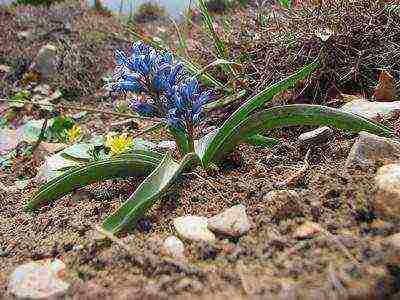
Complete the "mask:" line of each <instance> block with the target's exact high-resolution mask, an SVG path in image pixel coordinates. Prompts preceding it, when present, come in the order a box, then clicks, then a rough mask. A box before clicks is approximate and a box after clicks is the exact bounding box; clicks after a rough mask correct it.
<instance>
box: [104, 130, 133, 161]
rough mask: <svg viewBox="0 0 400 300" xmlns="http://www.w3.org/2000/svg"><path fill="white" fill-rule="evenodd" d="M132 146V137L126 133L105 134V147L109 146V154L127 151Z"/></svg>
mask: <svg viewBox="0 0 400 300" xmlns="http://www.w3.org/2000/svg"><path fill="white" fill-rule="evenodd" d="M132 146H133V139H132V138H131V137H129V136H127V134H126V133H123V134H120V135H118V136H112V135H111V134H108V135H107V139H106V147H108V148H110V154H111V156H115V155H119V154H122V153H125V152H127V151H128V150H130V149H131V148H132Z"/></svg>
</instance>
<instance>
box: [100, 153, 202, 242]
mask: <svg viewBox="0 0 400 300" xmlns="http://www.w3.org/2000/svg"><path fill="white" fill-rule="evenodd" d="M196 159H197V155H196V154H194V153H189V154H187V155H186V156H185V157H184V158H183V159H182V161H181V162H179V163H178V162H176V161H175V160H174V159H173V158H172V157H171V155H170V154H169V153H167V154H166V155H165V156H164V159H163V160H162V162H161V163H160V165H159V166H158V167H157V168H156V169H155V170H154V171H153V172H152V173H151V174H150V175H149V176H148V177H147V178H146V179H145V180H144V181H143V182H142V183H141V184H140V185H139V187H138V188H137V189H136V191H135V192H134V193H133V194H132V196H131V197H129V199H128V200H127V201H126V202H125V203H124V204H123V205H122V206H121V207H120V208H119V209H118V210H117V211H116V212H115V213H113V214H112V215H111V216H109V217H107V219H106V220H105V221H104V223H103V228H104V230H107V231H109V232H111V233H112V234H116V233H119V232H120V231H121V230H124V229H127V228H128V227H131V226H133V225H135V222H136V221H137V220H138V218H139V217H141V216H142V215H143V214H145V213H146V212H147V211H148V210H149V209H150V208H151V207H152V206H153V205H154V203H155V202H156V201H157V200H158V199H160V197H162V196H163V195H164V194H165V193H166V192H167V190H168V188H169V187H170V186H171V185H172V183H173V182H174V181H175V179H176V177H177V176H178V175H179V174H180V173H181V172H182V171H183V169H184V168H185V166H187V165H189V164H190V163H193V162H194V160H196Z"/></svg>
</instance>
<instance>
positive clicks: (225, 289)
mask: <svg viewBox="0 0 400 300" xmlns="http://www.w3.org/2000/svg"><path fill="white" fill-rule="evenodd" d="M300 130H301V131H304V130H305V129H300ZM287 133H288V134H289V137H288V143H287V144H286V145H284V146H279V147H277V148H274V149H273V150H266V149H258V148H255V147H250V146H244V147H241V148H240V149H239V150H240V151H238V152H237V153H241V154H242V157H241V161H240V162H239V164H238V160H237V159H236V161H233V160H232V162H231V163H228V162H227V163H226V164H225V165H224V166H222V167H220V168H219V169H218V168H216V169H215V170H213V172H209V173H208V174H207V173H205V172H203V171H201V170H195V171H194V172H192V173H189V174H184V175H183V176H182V177H181V178H180V180H179V182H178V183H177V184H176V186H177V187H179V188H175V189H174V190H172V192H171V194H170V195H169V196H168V197H165V198H164V199H163V200H162V201H160V204H159V205H158V206H157V207H155V208H154V209H153V210H152V211H151V213H150V214H149V215H148V216H147V217H145V218H144V219H142V220H141V221H140V222H139V225H138V229H137V230H135V231H134V232H132V233H130V234H129V235H125V236H122V237H121V238H122V241H123V242H125V243H126V244H127V245H129V247H131V248H132V249H133V250H134V251H135V253H136V256H135V257H132V256H131V255H130V254H127V252H126V251H125V250H123V249H121V248H120V247H119V246H118V245H116V244H110V243H107V242H104V241H103V242H102V241H99V240H98V239H96V234H95V232H94V231H93V230H92V228H93V226H95V225H98V224H100V223H101V221H102V220H103V219H104V218H105V217H106V216H107V215H108V214H109V213H110V212H112V211H113V210H115V209H117V207H118V206H119V205H120V204H121V202H122V201H123V200H124V199H126V198H127V196H128V194H129V192H130V191H133V190H134V188H135V186H136V185H137V184H138V182H139V181H140V180H132V181H114V182H107V183H104V184H103V185H101V186H99V185H96V186H94V187H92V188H91V190H96V192H95V193H92V194H89V195H88V193H84V191H80V192H78V193H76V194H75V196H74V195H69V196H66V197H64V198H63V199H61V200H58V201H57V202H56V203H54V204H51V205H48V206H46V207H44V208H43V209H42V211H41V212H40V213H39V214H37V215H32V214H29V213H26V212H24V211H23V204H24V202H25V199H26V197H27V194H25V193H24V194H23V195H21V194H16V195H2V206H1V209H0V250H2V252H1V255H0V268H1V269H0V274H1V275H0V290H1V291H5V294H4V296H3V297H4V298H5V299H10V297H11V295H9V294H7V288H6V285H7V279H8V276H9V274H10V273H11V272H12V271H13V269H14V268H15V267H16V266H18V265H20V264H22V263H24V262H28V261H31V260H37V259H41V258H44V257H59V258H62V259H63V260H64V262H65V263H66V265H67V278H66V280H67V281H68V282H71V283H72V288H71V290H70V294H69V296H71V297H72V296H74V297H75V298H74V299H94V298H95V297H96V298H98V297H99V295H101V297H104V298H106V297H109V298H110V299H136V298H138V299H139V298H145V299H147V298H152V299H159V298H169V297H176V298H179V297H182V298H185V297H188V296H189V295H190V297H195V296H198V297H199V298H209V297H211V295H212V296H213V297H215V298H217V299H225V298H228V297H233V298H235V299H241V298H255V299H256V298H260V299H279V298H280V299H346V297H348V299H390V297H392V299H398V298H397V297H398V296H399V295H398V294H397V296H396V293H397V292H398V290H399V286H398V285H399V283H398V282H399V277H398V276H399V273H398V272H399V270H398V266H397V262H398V257H399V256H398V255H399V253H396V251H394V250H393V249H391V247H388V245H387V244H386V243H385V237H386V236H388V235H390V234H393V233H397V232H399V229H400V228H399V226H398V225H397V224H392V223H388V222H384V221H382V220H379V219H376V218H375V216H374V213H373V211H372V210H371V209H370V206H371V201H372V200H373V198H374V193H375V186H374V183H373V176H374V173H375V171H376V170H369V171H368V172H360V171H351V172H349V171H347V170H346V169H345V168H344V167H343V166H344V162H345V159H346V157H347V154H348V152H349V150H350V148H351V145H352V143H353V142H354V138H352V137H351V136H348V135H347V136H346V135H343V134H337V135H336V137H335V139H333V140H332V141H331V142H329V143H327V144H323V145H321V146H320V147H319V148H313V149H311V156H310V164H311V166H310V169H309V170H308V171H307V172H306V173H305V175H304V176H303V177H302V178H301V179H300V180H297V181H296V182H295V183H294V184H293V185H292V186H290V187H285V188H282V187H281V188H278V187H277V186H279V183H280V182H282V181H283V180H285V179H287V178H288V177H291V176H292V175H293V174H294V173H296V172H297V170H298V169H299V168H300V167H301V166H302V164H303V160H304V156H305V153H306V150H307V149H301V148H300V147H299V146H298V145H297V144H296V143H295V142H294V139H295V138H294V137H295V136H296V135H297V134H298V133H299V130H298V129H295V130H293V131H291V132H290V131H287ZM277 190H281V191H283V192H282V196H281V197H277V198H270V197H269V196H267V195H268V193H269V192H271V191H277ZM107 191H108V192H107ZM121 191H124V193H121ZM284 191H286V192H284ZM287 191H291V192H287ZM77 195H81V196H80V197H78V196H77ZM85 195H86V197H85ZM238 203H242V204H244V205H245V206H246V207H247V213H248V215H249V216H250V217H251V220H252V228H251V230H250V232H249V233H248V234H246V235H245V236H243V237H241V238H238V239H226V238H224V237H219V238H218V242H217V243H216V244H215V245H208V244H202V243H186V247H187V257H188V260H187V262H185V263H184V264H183V266H182V265H181V264H179V263H175V262H173V261H172V262H171V261H170V260H165V259H164V258H162V256H160V244H161V243H162V240H163V238H165V237H166V236H168V235H170V234H173V233H174V229H173V225H172V220H173V218H174V217H177V216H183V215H187V214H193V215H199V216H212V215H214V214H216V213H218V212H220V211H221V210H223V209H224V208H228V207H231V206H232V205H234V204H238ZM306 220H308V221H313V222H316V223H318V224H319V225H320V226H321V227H322V228H323V231H322V232H321V233H319V234H316V235H314V236H312V237H311V238H308V239H297V238H295V237H294V236H293V233H294V231H295V230H296V228H298V227H299V226H300V225H301V224H303V223H304V222H305V221H306ZM138 261H139V262H138ZM139 264H140V266H139ZM90 297H92V298H90Z"/></svg>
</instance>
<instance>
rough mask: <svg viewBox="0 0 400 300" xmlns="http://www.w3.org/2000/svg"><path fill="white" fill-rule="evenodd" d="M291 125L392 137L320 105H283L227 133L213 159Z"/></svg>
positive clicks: (366, 121)
mask: <svg viewBox="0 0 400 300" xmlns="http://www.w3.org/2000/svg"><path fill="white" fill-rule="evenodd" d="M292 125H315V126H331V127H335V128H338V129H342V130H345V131H348V132H360V131H367V132H370V133H373V134H377V135H381V136H386V137H390V136H392V135H393V131H392V130H390V129H389V128H387V127H385V126H383V125H380V124H378V123H375V122H373V121H371V120H369V119H366V118H364V117H361V116H358V115H355V114H352V113H348V112H344V111H342V110H339V109H335V108H330V107H326V106H321V105H306V104H294V105H284V106H277V107H273V108H270V109H267V110H264V111H261V112H258V113H255V114H253V115H251V116H250V117H248V118H247V119H245V120H243V121H242V122H241V123H240V124H238V125H237V126H236V127H235V128H234V130H232V131H231V132H230V133H229V136H226V137H225V139H224V140H225V143H224V144H222V145H220V147H218V149H216V151H215V153H216V154H215V156H214V157H213V160H216V159H218V158H221V157H222V156H223V155H224V154H226V153H229V152H230V151H231V150H232V149H233V147H234V146H235V145H237V144H239V143H240V142H242V141H247V140H248V139H249V138H251V137H252V136H254V135H255V134H259V133H261V132H263V131H264V130H265V129H271V128H275V127H282V126H292ZM202 143H204V144H203V145H201V147H203V148H207V147H210V146H209V145H210V144H211V145H212V143H213V139H212V137H211V138H209V140H208V143H209V144H207V139H204V142H203V141H202Z"/></svg>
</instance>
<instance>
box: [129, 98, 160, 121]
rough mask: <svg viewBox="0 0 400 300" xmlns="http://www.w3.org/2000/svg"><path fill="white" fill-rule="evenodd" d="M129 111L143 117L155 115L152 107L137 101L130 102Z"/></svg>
mask: <svg viewBox="0 0 400 300" xmlns="http://www.w3.org/2000/svg"><path fill="white" fill-rule="evenodd" d="M130 107H131V109H132V110H133V111H134V112H136V113H138V114H139V115H140V116H143V117H154V116H155V115H156V112H155V109H154V106H153V105H151V104H148V103H145V102H141V101H139V100H131V102H130Z"/></svg>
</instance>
